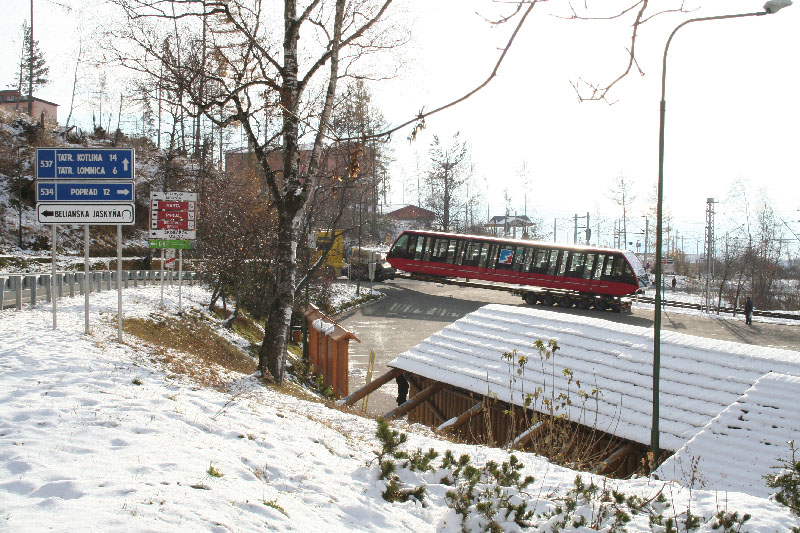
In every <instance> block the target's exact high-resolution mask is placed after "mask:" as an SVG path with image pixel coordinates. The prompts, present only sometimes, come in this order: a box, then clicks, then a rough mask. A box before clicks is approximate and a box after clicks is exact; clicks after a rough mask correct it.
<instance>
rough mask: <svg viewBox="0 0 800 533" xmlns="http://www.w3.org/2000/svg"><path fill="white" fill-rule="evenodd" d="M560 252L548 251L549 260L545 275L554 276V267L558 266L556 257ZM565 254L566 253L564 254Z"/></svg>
mask: <svg viewBox="0 0 800 533" xmlns="http://www.w3.org/2000/svg"><path fill="white" fill-rule="evenodd" d="M560 252H561V251H560V250H550V258H549V259H548V260H547V261H548V262H547V275H548V276H555V275H556V267H557V266H558V256H559V253H560ZM564 253H566V252H564Z"/></svg>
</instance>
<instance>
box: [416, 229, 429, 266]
mask: <svg viewBox="0 0 800 533" xmlns="http://www.w3.org/2000/svg"><path fill="white" fill-rule="evenodd" d="M426 240H428V239H427V237H423V236H422V235H419V236H417V247H416V248H415V249H414V260H416V261H419V260H420V259H422V250H423V248H424V246H425V241H426Z"/></svg>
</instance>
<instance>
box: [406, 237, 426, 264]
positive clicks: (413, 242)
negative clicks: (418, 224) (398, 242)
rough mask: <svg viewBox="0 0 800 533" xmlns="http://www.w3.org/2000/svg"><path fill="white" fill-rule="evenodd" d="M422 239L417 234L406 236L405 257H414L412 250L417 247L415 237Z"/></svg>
mask: <svg viewBox="0 0 800 533" xmlns="http://www.w3.org/2000/svg"><path fill="white" fill-rule="evenodd" d="M418 238H419V239H422V237H418V236H417V235H409V236H408V246H406V248H405V250H404V252H405V255H404V256H403V257H405V258H406V259H414V250H416V248H417V239H418Z"/></svg>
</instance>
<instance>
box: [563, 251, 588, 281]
mask: <svg viewBox="0 0 800 533" xmlns="http://www.w3.org/2000/svg"><path fill="white" fill-rule="evenodd" d="M585 261H586V254H585V253H583V252H572V253H571V254H570V256H569V268H567V269H566V271H564V269H562V271H563V272H564V275H565V276H569V277H572V278H582V277H583V268H584V262H585Z"/></svg>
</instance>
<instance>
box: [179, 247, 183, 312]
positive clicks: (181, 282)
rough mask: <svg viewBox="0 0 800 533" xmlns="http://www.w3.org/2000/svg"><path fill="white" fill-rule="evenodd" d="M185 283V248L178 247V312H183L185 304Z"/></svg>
mask: <svg viewBox="0 0 800 533" xmlns="http://www.w3.org/2000/svg"><path fill="white" fill-rule="evenodd" d="M182 285H183V249H182V248H179V249H178V314H179V315H181V314H183V306H182V302H183V300H182V298H183V295H182V291H181V287H182Z"/></svg>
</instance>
